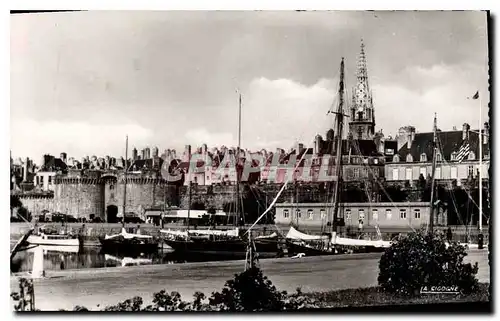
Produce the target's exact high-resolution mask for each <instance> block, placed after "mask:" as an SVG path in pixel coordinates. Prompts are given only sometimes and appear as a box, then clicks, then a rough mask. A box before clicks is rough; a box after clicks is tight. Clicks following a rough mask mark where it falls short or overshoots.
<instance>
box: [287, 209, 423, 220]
mask: <svg viewBox="0 0 500 321" xmlns="http://www.w3.org/2000/svg"><path fill="white" fill-rule="evenodd" d="M295 212H296V217H297V218H302V213H301V210H300V209H296V210H295ZM320 213H321V219H322V220H324V219H326V212H325V210H323V209H322V210H321V211H320ZM372 217H373V219H374V220H378V219H379V216H378V209H373V210H372ZM385 217H386V219H387V220H391V219H392V209H386V210H385ZM406 217H407V216H406V209H405V208H401V209H399V218H400V219H406ZM413 217H414V218H415V219H420V209H419V208H415V209H413ZM283 218H290V212H289V210H288V209H284V210H283ZM307 218H308V219H309V220H312V219H314V211H313V210H311V209H309V210H307ZM351 218H352V216H351V209H346V210H345V220H346V221H349V220H351ZM358 218H359V219H360V220H364V219H365V210H364V209H359V210H358Z"/></svg>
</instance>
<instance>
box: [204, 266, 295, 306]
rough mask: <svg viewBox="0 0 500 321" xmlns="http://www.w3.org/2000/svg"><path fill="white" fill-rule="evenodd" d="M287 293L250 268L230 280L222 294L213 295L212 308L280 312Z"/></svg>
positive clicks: (210, 300)
mask: <svg viewBox="0 0 500 321" xmlns="http://www.w3.org/2000/svg"><path fill="white" fill-rule="evenodd" d="M285 296H286V293H284V292H280V291H278V290H277V289H276V287H275V286H274V285H273V284H272V282H271V281H270V280H269V279H268V278H267V277H265V276H264V275H263V274H262V271H261V270H260V269H259V268H256V267H254V268H250V269H248V270H246V271H244V272H242V273H240V274H236V275H235V277H234V279H232V280H228V281H227V282H226V284H225V286H224V288H223V289H222V291H221V292H214V293H212V297H211V298H210V299H209V302H210V303H209V304H210V305H211V306H217V307H219V308H220V309H221V310H222V311H232V312H236V311H239V312H244V311H280V310H283V308H284V298H285Z"/></svg>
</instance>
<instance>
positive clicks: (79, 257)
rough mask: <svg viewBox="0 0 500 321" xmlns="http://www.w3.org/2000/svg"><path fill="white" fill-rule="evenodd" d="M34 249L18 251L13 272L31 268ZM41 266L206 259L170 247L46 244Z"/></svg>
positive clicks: (48, 268) (51, 268) (52, 268)
mask: <svg viewBox="0 0 500 321" xmlns="http://www.w3.org/2000/svg"><path fill="white" fill-rule="evenodd" d="M34 251H35V248H34V247H31V248H27V249H25V250H23V251H21V252H18V253H17V254H16V256H15V257H14V259H13V263H12V264H11V270H12V272H28V271H31V270H32V266H33V259H34V254H35V253H34ZM43 260H44V269H45V270H46V271H57V270H69V269H87V268H103V267H121V266H130V265H145V264H146V265H149V264H172V263H185V262H201V261H204V260H206V258H201V257H184V256H180V255H178V254H176V253H175V252H173V251H172V250H168V249H159V250H158V252H156V253H152V254H142V253H104V252H103V251H102V250H101V248H99V247H96V248H83V249H80V250H78V248H76V249H73V248H68V247H53V246H46V247H44V248H43Z"/></svg>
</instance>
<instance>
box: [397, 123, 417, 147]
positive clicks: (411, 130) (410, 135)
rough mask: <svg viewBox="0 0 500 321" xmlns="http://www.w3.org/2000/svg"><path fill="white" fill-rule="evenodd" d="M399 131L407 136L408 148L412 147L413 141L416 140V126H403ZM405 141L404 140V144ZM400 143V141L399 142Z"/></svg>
mask: <svg viewBox="0 0 500 321" xmlns="http://www.w3.org/2000/svg"><path fill="white" fill-rule="evenodd" d="M399 132H400V134H401V133H403V135H404V136H405V138H406V139H405V142H406V143H407V144H408V149H410V148H411V144H412V143H413V141H414V140H415V127H413V126H406V127H402V128H400V129H399ZM405 142H402V145H401V146H403V145H404V143H405ZM398 145H399V143H398Z"/></svg>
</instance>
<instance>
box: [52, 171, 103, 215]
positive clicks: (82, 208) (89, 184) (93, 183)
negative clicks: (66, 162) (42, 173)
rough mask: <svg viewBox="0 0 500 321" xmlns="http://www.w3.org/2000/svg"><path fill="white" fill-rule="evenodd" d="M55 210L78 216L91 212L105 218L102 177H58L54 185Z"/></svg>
mask: <svg viewBox="0 0 500 321" xmlns="http://www.w3.org/2000/svg"><path fill="white" fill-rule="evenodd" d="M54 199H55V209H54V210H55V211H58V212H61V213H65V214H69V215H72V216H74V217H76V218H81V217H85V218H87V219H88V218H89V217H90V215H91V214H93V215H94V216H95V217H100V218H102V219H104V217H105V216H104V214H105V213H104V184H103V181H102V179H100V178H90V177H73V178H66V177H65V178H57V179H56V184H55V185H54Z"/></svg>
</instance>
